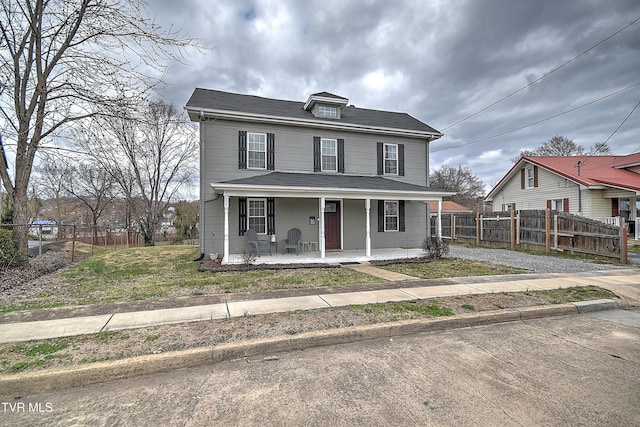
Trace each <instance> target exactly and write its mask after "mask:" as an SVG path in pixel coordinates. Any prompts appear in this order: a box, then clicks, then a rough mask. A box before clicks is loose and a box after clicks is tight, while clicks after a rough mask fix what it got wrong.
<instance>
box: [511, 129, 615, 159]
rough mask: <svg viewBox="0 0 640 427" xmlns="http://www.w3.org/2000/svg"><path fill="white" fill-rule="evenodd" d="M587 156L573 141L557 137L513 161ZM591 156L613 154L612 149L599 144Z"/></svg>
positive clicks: (523, 151) (595, 145)
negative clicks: (547, 157)
mask: <svg viewBox="0 0 640 427" xmlns="http://www.w3.org/2000/svg"><path fill="white" fill-rule="evenodd" d="M583 154H585V148H584V147H583V146H582V145H580V144H577V143H575V142H574V141H573V140H572V139H569V138H566V137H564V136H561V135H556V136H554V137H553V138H551V139H550V140H548V141H547V142H545V143H544V144H542V145H539V146H538V147H536V148H535V149H533V150H522V151H520V155H518V156H517V157H515V158H513V159H511V160H512V161H513V162H517V161H518V160H520V158H521V157H534V156H581V155H583ZM589 154H590V155H592V156H602V155H606V154H611V149H610V148H609V145H607V143H606V142H597V143H595V144H594V145H593V147H592V148H591V150H590V151H589Z"/></svg>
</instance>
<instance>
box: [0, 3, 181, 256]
mask: <svg viewBox="0 0 640 427" xmlns="http://www.w3.org/2000/svg"><path fill="white" fill-rule="evenodd" d="M190 44H192V40H190V39H187V38H182V37H180V36H179V35H178V34H176V33H175V32H168V31H163V30H162V29H161V28H160V27H159V26H158V25H157V24H155V22H153V20H150V19H148V18H146V17H145V16H144V3H143V0H35V1H34V0H1V5H0V113H1V114H2V116H3V119H4V122H5V124H6V126H5V129H3V133H4V136H5V139H4V145H3V144H2V143H0V156H1V157H2V159H1V160H0V165H2V164H3V163H4V164H6V165H7V166H8V165H9V164H10V163H11V159H10V157H9V156H8V149H9V148H10V147H13V146H15V150H14V154H15V158H14V159H13V174H10V172H9V169H8V168H7V169H5V168H3V167H0V177H1V178H2V183H3V185H4V188H5V189H6V191H7V193H8V194H9V195H10V197H11V202H12V208H13V222H14V223H21V222H22V223H24V222H26V220H27V216H28V213H27V189H28V187H29V182H30V178H31V174H32V169H33V164H34V159H35V155H36V153H37V152H38V151H39V149H40V148H41V146H42V145H43V144H45V142H46V140H47V138H48V137H51V136H52V135H54V134H55V133H56V132H61V131H62V130H63V129H64V128H65V127H66V126H67V125H69V124H70V123H74V122H77V121H79V120H82V119H84V118H87V117H90V116H92V115H94V114H96V113H98V112H101V111H104V109H105V108H109V107H112V106H114V105H120V106H123V105H127V104H129V102H130V98H131V96H132V95H136V94H137V92H140V91H142V92H147V91H150V90H152V89H153V88H154V87H155V86H157V85H158V84H159V82H160V81H159V79H158V78H157V77H153V76H154V75H155V76H157V75H162V74H163V72H164V70H165V69H166V67H164V66H163V65H162V63H161V61H163V60H165V59H180V58H179V55H180V52H181V49H182V48H184V47H186V46H189V45H190ZM140 70H147V73H146V74H145V72H143V71H140ZM8 140H11V141H13V142H14V143H13V144H11V143H9V142H8ZM20 230H22V229H20V228H18V229H16V230H15V232H14V238H15V240H16V243H17V244H18V248H19V249H20V250H22V251H26V247H27V236H26V231H20Z"/></svg>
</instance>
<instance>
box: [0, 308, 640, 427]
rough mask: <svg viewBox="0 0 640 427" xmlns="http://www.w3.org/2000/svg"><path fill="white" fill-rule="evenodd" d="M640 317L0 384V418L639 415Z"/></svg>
mask: <svg viewBox="0 0 640 427" xmlns="http://www.w3.org/2000/svg"><path fill="white" fill-rule="evenodd" d="M639 325H640V311H639V310H638V309H633V310H608V311H601V312H597V313H588V314H575V315H570V316H559V317H549V318H541V319H529V320H520V321H514V322H508V323H499V324H491V325H484V326H473V327H467V328H461V329H454V330H445V331H440V332H431V333H422V334H416V335H410V336H403V337H392V338H385V339H378V340H370V341H360V342H355V343H348V344H342V345H333V346H325V347H317V348H310V349H306V350H301V351H290V352H282V353H273V354H265V355H264V356H256V357H252V358H244V359H239V360H233V361H227V362H222V363H216V364H211V365H207V366H201V367H198V368H191V369H182V370H179V371H170V372H165V373H161V374H154V375H147V376H141V377H136V378H130V379H124V380H117V381H110V382H105V383H99V384H95V385H91V386H87V387H80V388H71V389H66V390H61V391H57V392H50V393H43V394H38V395H32V396H15V395H11V396H2V397H0V407H2V408H3V409H2V411H3V414H2V417H1V418H0V425H2V426H44V425H76V426H88V425H90V426H94V427H97V426H112V425H163V426H204V425H247V426H252V425H255V426H265V425H266V426H269V425H278V426H287V425H295V426H297V425H322V426H326V425H331V426H354V425H371V426H375V425H381V426H413V425H420V426H425V425H429V426H440V425H443V426H450V425H463V426H464V425H469V426H471V425H473V426H477V425H482V426H505V425H518V426H538V425H544V426H566V425H589V426H632V425H640V409H639V408H640V327H639ZM0 395H2V391H1V390H0Z"/></svg>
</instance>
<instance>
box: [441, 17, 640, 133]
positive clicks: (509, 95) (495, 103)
mask: <svg viewBox="0 0 640 427" xmlns="http://www.w3.org/2000/svg"><path fill="white" fill-rule="evenodd" d="M638 21H640V18H637V19H635V20H634V21H632V22H631V23H629V24H627V25H625V26H624V27H622V28H620V29H619V30H618V31H616V32H615V33H613V34H611V35H609V36H607V37H605V38H604V39H602V40H600V41H599V42H598V43H596V44H594V45H593V46H591V47H590V48H589V49H587V50H585V51H582V52H581V53H579V54H578V55H576V56H574V57H573V58H571V59H569V60H568V61H566V62H563V63H562V64H560V65H558V66H557V67H556V68H554V69H552V70H551V71H549V72H548V73H546V74H543V75H542V76H540V77H538V78H537V79H535V80H534V81H532V82H530V83H529V84H527V85H525V86H522V87H521V88H520V89H518V90H516V91H514V92H511V93H510V94H508V95H506V96H503V97H502V98H500V99H498V100H497V101H494V102H493V103H491V104H489V105H487V106H486V107H484V108H482V109H480V110H478V111H476V112H475V113H473V114H469V115H468V116H466V117H464V118H462V119H460V120H458V121H457V122H455V123H453V124H450V125H449V126H447V127H445V128H444V129H442V130H443V131H446V130H447V129H451V128H452V127H454V126H457V125H459V124H460V123H462V122H464V121H466V120H469V119H470V118H472V117H475V116H477V115H478V114H480V113H483V112H485V111H487V110H488V109H489V108H491V107H493V106H495V105H497V104H499V103H501V102H502V101H505V100H507V99H509V98H511V97H512V96H514V95H515V94H517V93H520V92H522V91H523V90H525V89H526V88H528V87H529V86H531V85H533V84H535V83H538V82H539V81H540V80H542V79H544V78H545V77H547V76H548V75H550V74H551V73H554V72H556V71H558V70H559V69H561V68H562V67H564V66H565V65H568V64H570V63H571V62H573V61H575V60H576V59H578V58H580V57H581V56H582V55H584V54H586V53H587V52H589V51H591V50H593V49H595V48H596V47H598V46H600V45H601V44H602V43H604V42H606V41H607V40H609V39H611V38H613V37H615V36H616V35H617V34H619V33H621V32H622V31H624V30H626V29H627V28H629V27H630V26H632V25H634V24H635V23H636V22H638Z"/></svg>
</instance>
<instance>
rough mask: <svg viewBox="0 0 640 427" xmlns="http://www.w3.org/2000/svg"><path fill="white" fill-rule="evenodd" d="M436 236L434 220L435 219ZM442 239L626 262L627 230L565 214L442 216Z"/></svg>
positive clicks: (544, 211)
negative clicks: (563, 252)
mask: <svg viewBox="0 0 640 427" xmlns="http://www.w3.org/2000/svg"><path fill="white" fill-rule="evenodd" d="M431 225H432V234H435V218H432V221H431ZM442 237H443V238H445V239H451V240H452V241H453V240H459V241H463V242H473V243H475V244H477V245H479V246H480V245H485V246H496V247H509V248H511V249H515V248H522V249H533V250H540V251H544V252H546V253H549V252H550V251H551V250H555V251H568V252H571V253H583V254H590V255H601V256H606V257H612V258H618V259H620V261H622V262H626V261H627V230H626V227H625V224H624V220H623V222H622V223H621V224H620V226H619V227H618V226H614V225H607V224H604V223H602V222H600V221H595V220H592V219H589V218H584V217H581V216H577V215H572V214H569V213H566V212H558V211H552V210H550V209H547V210H527V211H524V210H523V211H518V212H510V213H509V212H491V213H485V214H483V215H475V214H471V213H469V214H443V215H442Z"/></svg>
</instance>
